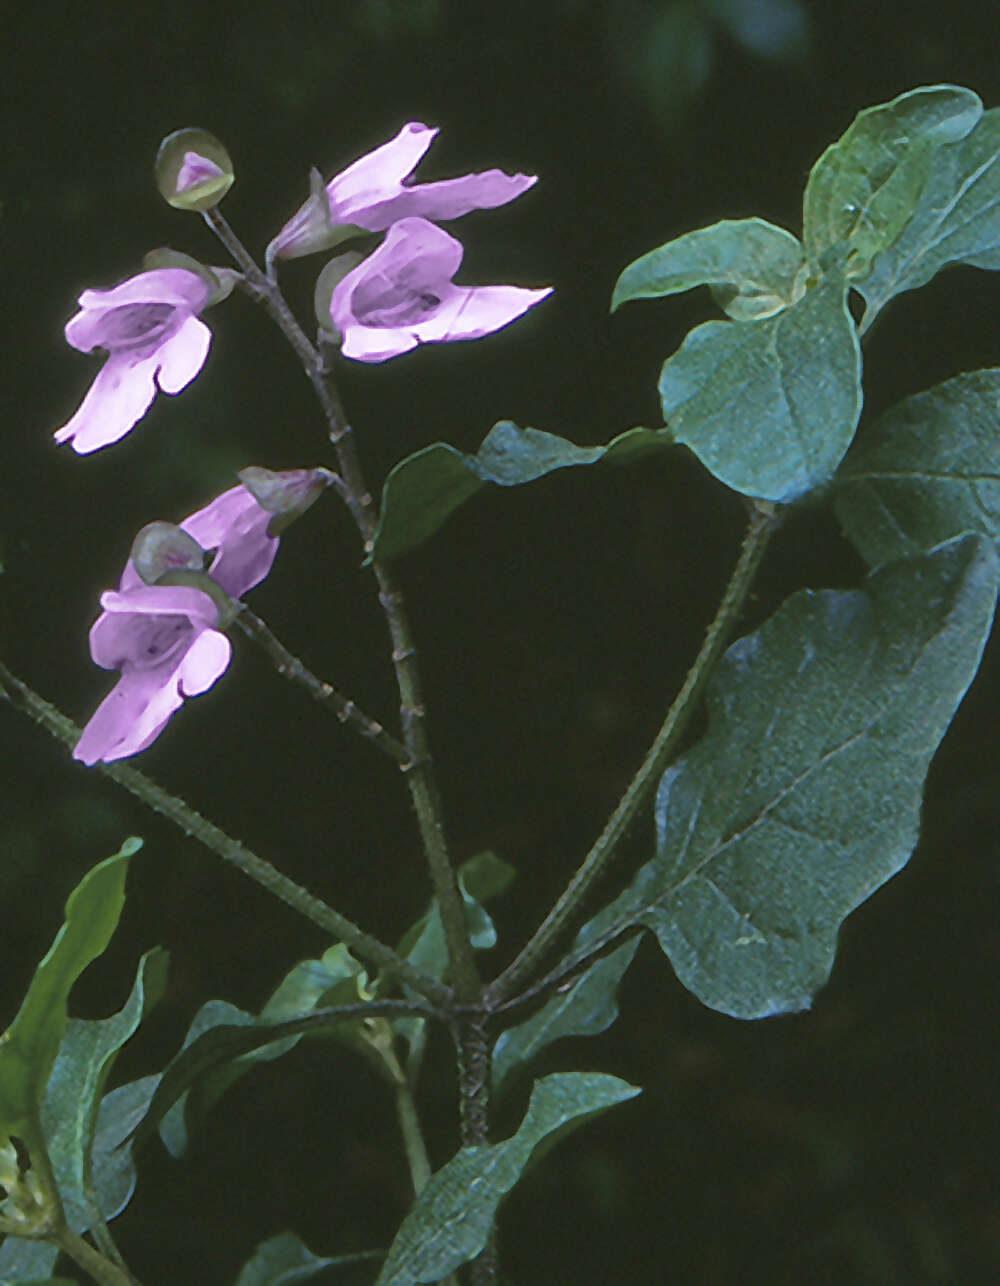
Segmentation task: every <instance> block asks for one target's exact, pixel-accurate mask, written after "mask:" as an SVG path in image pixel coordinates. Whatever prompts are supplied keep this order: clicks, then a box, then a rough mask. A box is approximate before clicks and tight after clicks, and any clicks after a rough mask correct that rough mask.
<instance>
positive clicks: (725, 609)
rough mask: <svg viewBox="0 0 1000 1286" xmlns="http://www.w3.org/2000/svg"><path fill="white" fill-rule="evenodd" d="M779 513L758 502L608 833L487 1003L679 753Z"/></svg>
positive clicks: (527, 967)
mask: <svg viewBox="0 0 1000 1286" xmlns="http://www.w3.org/2000/svg"><path fill="white" fill-rule="evenodd" d="M776 525H777V517H776V512H775V509H774V506H772V505H766V504H763V503H754V505H753V508H752V510H751V517H750V523H749V525H748V527H747V532H746V535H745V536H744V538H743V545H742V548H741V549H740V556H739V559H738V560H737V563H736V566H735V567H734V568H733V572H732V575H731V576H730V578H729V583H728V584H727V585H726V589H725V592H724V594H723V596H722V602H721V603H720V604H719V608H718V611H717V612H716V614H715V617H714V619H713V620H712V623H711V624H710V625H709V627H708V629H707V631H706V632H705V639H704V642H703V643H702V645H701V650H700V651H699V653H698V655H697V657H696V658H695V661H694V664H693V665H692V666H691V669H690V670H689V671H688V675H687V678H686V679H685V680H684V686H683V687H682V688H681V690H680V692H679V693H678V694H677V696H676V698H675V699H674V702H673V704H672V705H671V707H670V709H669V710H668V711H667V716H666V718H665V719H664V721H663V723H662V725H661V727H660V730H659V732H658V733H657V734H656V737H655V739H654V741H653V744H652V745H651V746H650V748H649V750H648V751H647V753H646V757H645V759H644V760H643V761H642V764H641V765H640V767H639V770H638V772H637V773H636V774H635V776H634V777H633V779H632V781H631V783H630V784H629V787H628V789H627V790H626V791H625V794H624V795H623V796H622V798H621V800H620V802H619V804H618V807H617V808H616V809H615V811H614V812H613V813H612V814H611V816H610V817H609V818H608V821H607V824H606V825H605V827H604V829H603V831H602V832H601V834H600V835H599V836H598V838H597V839H596V840H595V842H594V844H593V847H592V848H591V850H590V852H589V853H588V854H587V856H586V857H585V858H584V860H583V862H582V863H581V865H580V866H579V868H578V869H577V871H576V873H575V874H574V876H573V878H572V879H571V880H570V882H569V884H568V885H567V886H566V888H565V890H564V891H563V893H562V895H561V896H560V898H559V900H558V901H557V902H556V904H555V906H553V908H552V910H551V911H550V912H549V913H548V915H547V916H546V917H545V919H544V920H543V922H542V923H541V924H540V925H539V927H538V929H537V930H536V931H535V934H534V936H533V937H532V938H531V940H530V941H529V942H528V944H527V945H526V946H525V947H524V949H523V950H522V951H521V953H520V955H518V956H517V958H516V959H515V960H514V961H513V963H512V964H511V965H510V966H509V967H508V968H507V969H506V970H505V971H504V972H503V973H502V974H500V976H499V977H498V978H497V979H496V980H495V981H494V982H493V983H492V984H491V985H490V986H489V987H488V988H487V992H486V1004H487V1006H488V1007H490V1008H494V1007H495V1006H497V1005H499V1004H502V1003H503V1002H504V1001H505V1000H509V999H510V998H511V997H512V996H514V995H516V994H517V991H518V988H519V987H521V986H522V984H523V983H525V982H527V981H528V980H530V978H531V977H532V975H533V974H534V973H536V971H537V970H538V967H539V965H540V964H541V963H542V961H543V959H544V957H545V956H546V954H547V953H548V952H549V951H550V950H551V948H552V947H553V946H554V945H555V943H556V941H557V940H558V939H559V938H560V937H561V936H562V934H563V933H564V932H565V931H566V929H567V928H568V927H569V924H570V921H571V920H572V918H573V916H574V915H575V914H576V912H577V910H578V908H579V907H580V905H581V903H582V902H583V899H584V898H585V897H586V896H587V893H588V892H589V891H590V889H591V888H592V887H593V885H594V883H595V882H596V881H597V880H598V879H599V877H600V876H601V875H602V874H603V873H604V871H605V870H606V869H607V866H608V864H609V862H610V861H611V860H612V858H613V857H614V856H615V853H616V851H617V847H618V844H619V843H620V841H621V839H622V837H623V835H624V834H625V831H626V830H627V828H628V826H629V825H630V823H631V822H632V820H633V819H634V818H635V815H636V813H637V812H638V811H639V809H640V808H641V807H642V805H643V804H644V803H645V802H646V800H647V799H648V797H649V794H650V792H651V791H652V790H653V788H654V786H655V784H656V782H657V781H658V780H659V779H660V777H661V775H662V773H663V770H664V769H665V768H666V766H667V764H668V762H669V760H670V757H671V756H672V755H673V753H674V750H675V749H676V747H677V744H678V742H679V741H680V738H681V737H682V736H683V734H684V731H685V729H686V728H687V725H688V722H689V720H690V718H691V716H692V714H693V713H694V711H695V709H696V708H697V705H698V702H699V700H700V698H701V694H702V692H703V691H704V688H705V684H706V683H707V681H708V678H709V676H710V675H711V673H712V670H713V669H714V668H715V663H716V661H717V660H718V659H719V657H720V655H721V654H722V651H723V649H724V648H725V646H726V643H727V642H728V639H729V635H730V633H731V631H732V629H733V627H734V626H735V624H736V622H737V620H738V619H739V616H740V613H741V612H742V610H743V605H744V603H745V602H746V598H747V594H748V593H749V592H750V587H751V585H752V584H753V579H754V575H755V574H756V571H757V568H758V566H759V565H760V560H761V558H762V557H763V554H764V550H765V548H766V546H767V542H768V540H769V539H770V537H771V533H772V532H773V530H774V528H775V526H776Z"/></svg>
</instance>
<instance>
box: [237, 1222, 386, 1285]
mask: <svg viewBox="0 0 1000 1286" xmlns="http://www.w3.org/2000/svg"><path fill="white" fill-rule="evenodd" d="M381 1258H382V1252H381V1251H361V1252H360V1253H359V1254H356V1255H336V1256H334V1257H333V1258H332V1259H328V1258H323V1257H321V1256H319V1255H314V1254H313V1253H312V1251H311V1250H310V1249H309V1247H308V1246H306V1245H305V1244H304V1243H303V1242H302V1241H301V1240H300V1239H299V1238H298V1237H297V1236H296V1235H295V1233H293V1232H282V1233H279V1234H278V1236H277V1237H271V1238H270V1239H269V1240H268V1241H262V1242H261V1244H260V1245H259V1246H258V1247H257V1250H256V1251H255V1253H254V1257H253V1259H251V1260H250V1261H249V1263H247V1264H246V1265H245V1267H244V1268H243V1270H242V1271H241V1273H240V1275H239V1277H238V1278H237V1279H236V1286H292V1283H293V1282H304V1281H308V1280H309V1278H310V1277H315V1276H316V1274H317V1273H319V1272H322V1270H323V1269H324V1268H338V1267H346V1266H347V1265H348V1264H359V1263H363V1262H365V1261H366V1260H371V1259H381Z"/></svg>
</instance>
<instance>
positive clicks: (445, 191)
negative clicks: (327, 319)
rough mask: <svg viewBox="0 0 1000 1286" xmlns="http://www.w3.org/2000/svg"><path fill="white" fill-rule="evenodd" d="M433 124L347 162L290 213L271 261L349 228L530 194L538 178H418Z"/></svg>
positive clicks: (332, 239) (311, 249) (327, 243)
mask: <svg viewBox="0 0 1000 1286" xmlns="http://www.w3.org/2000/svg"><path fill="white" fill-rule="evenodd" d="M437 132H438V131H437V130H436V129H431V128H430V127H429V126H427V125H422V124H421V123H420V122H419V121H410V123H409V124H407V125H404V126H403V128H402V129H401V130H400V131H399V133H398V134H397V135H396V137H395V138H393V139H390V141H389V142H388V143H383V144H382V146H381V147H377V148H376V149H375V150H374V151H373V152H369V153H368V154H367V155H366V156H363V157H361V159H360V160H358V161H355V162H354V164H353V165H349V166H348V167H347V169H346V170H343V171H342V172H341V173H340V174H338V175H336V176H335V177H334V178H332V179H331V180H330V182H329V183H327V185H326V188H325V189H323V187H322V179H321V178H319V176H317V184H316V185H315V186H314V191H313V195H312V196H310V198H309V199H308V200H307V201H306V202H305V203H304V204H303V205H302V206H301V207H300V208H299V209H298V210H297V211H296V213H295V214H294V215H292V217H291V219H289V221H288V222H287V223H286V224H285V226H284V227H283V228H282V229H281V231H280V232H279V233H278V235H277V236H276V237H275V238H274V240H273V241H272V242H271V244H270V245H269V246H268V248H267V261H268V263H269V264H270V263H272V262H273V261H274V260H275V259H295V258H298V257H299V256H300V255H308V254H313V253H315V252H316V251H318V250H326V249H329V248H330V247H332V246H334V245H336V244H338V242H340V241H342V240H344V234H343V233H342V232H340V231H338V229H340V228H342V227H344V226H345V225H348V226H353V227H354V228H356V229H361V230H365V231H368V232H383V231H385V229H386V228H388V227H390V226H391V225H392V224H393V223H395V222H396V221H397V220H399V219H405V218H411V217H420V218H423V219H457V218H459V217H460V216H461V215H463V214H468V213H469V212H470V211H471V210H492V209H494V208H495V207H496V206H498V205H506V204H507V202H508V201H513V200H514V198H515V197H518V196H520V195H521V193H522V192H525V191H527V189H528V188H530V187H531V185H532V184H533V183H535V182H536V181H537V177H536V176H535V175H533V174H505V173H504V172H503V171H502V170H484V171H482V172H480V173H477V174H464V175H462V176H461V177H460V178H457V179H440V180H438V181H437V182H435V183H413V182H412V181H411V179H410V175H411V174H412V172H413V170H414V169H415V168H416V166H417V163H418V161H419V160H420V159H421V157H422V156H423V155H424V153H425V152H426V151H427V149H428V148H429V147H430V145H431V143H432V142H433V141H434V137H435V135H436V134H437Z"/></svg>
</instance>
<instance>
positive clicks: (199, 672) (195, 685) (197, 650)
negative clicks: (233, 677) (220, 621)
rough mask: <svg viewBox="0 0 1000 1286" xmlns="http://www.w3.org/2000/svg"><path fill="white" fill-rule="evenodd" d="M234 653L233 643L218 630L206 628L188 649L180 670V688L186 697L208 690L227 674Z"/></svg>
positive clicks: (195, 695)
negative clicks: (221, 676)
mask: <svg viewBox="0 0 1000 1286" xmlns="http://www.w3.org/2000/svg"><path fill="white" fill-rule="evenodd" d="M232 654H233V645H232V644H231V643H230V642H229V640H228V639H227V638H226V636H225V634H220V633H219V631H218V630H205V631H204V633H202V634H199V635H198V637H197V638H196V639H195V641H194V643H193V644H192V645H191V647H190V648H189V649H188V653H187V655H186V656H185V658H184V660H183V662H182V663H181V667H180V669H179V670H178V672H177V673H178V681H179V684H180V690H181V692H182V693H183V694H184V696H186V697H197V696H200V695H201V693H202V692H207V691H208V689H209V688H210V687H211V686H212V684H213V683H214V682H215V681H216V679H218V678H219V677H220V675H222V674H225V672H226V669H227V668H228V666H229V661H230V659H231V657H232Z"/></svg>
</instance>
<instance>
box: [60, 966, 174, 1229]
mask: <svg viewBox="0 0 1000 1286" xmlns="http://www.w3.org/2000/svg"><path fill="white" fill-rule="evenodd" d="M167 959H168V957H167V953H166V952H165V951H162V950H160V949H157V950H156V951H151V952H149V953H147V954H146V955H145V956H143V958H142V960H141V961H140V963H139V968H138V971H137V973H136V979H135V983H134V985H133V987H132V992H131V995H130V996H129V998H128V1000H127V1001H126V1002H125V1005H124V1006H123V1008H122V1009H121V1010H120V1011H119V1012H118V1013H117V1014H113V1015H112V1016H111V1017H110V1018H104V1019H100V1020H98V1021H86V1020H83V1019H79V1018H71V1019H70V1020H69V1023H68V1025H67V1027H66V1033H65V1035H64V1036H63V1040H62V1044H61V1045H60V1046H59V1053H58V1054H57V1056H56V1060H55V1062H54V1064H53V1066H52V1074H51V1075H50V1077H49V1082H48V1087H47V1089H46V1091H45V1099H44V1102H43V1103H42V1129H43V1131H44V1133H45V1138H46V1143H47V1146H48V1152H49V1159H50V1160H51V1162H52V1168H53V1171H54V1173H55V1176H56V1181H57V1183H58V1186H59V1194H60V1196H61V1197H62V1202H63V1207H64V1209H65V1212H66V1219H67V1222H68V1223H69V1225H70V1227H71V1228H72V1229H73V1230H74V1231H76V1232H83V1231H84V1230H85V1229H87V1228H89V1227H91V1226H93V1224H94V1223H95V1222H97V1221H98V1220H100V1219H104V1220H107V1219H111V1218H113V1217H114V1216H115V1215H116V1214H118V1213H119V1212H120V1211H121V1210H122V1209H123V1207H124V1205H125V1203H126V1202H127V1201H128V1198H129V1197H130V1196H131V1192H132V1187H133V1185H134V1167H133V1166H132V1163H131V1158H130V1156H129V1149H128V1148H121V1149H119V1148H118V1146H117V1145H118V1144H119V1143H120V1142H121V1139H122V1138H124V1137H125V1135H126V1134H127V1133H128V1132H129V1129H131V1125H126V1126H125V1128H123V1132H122V1133H121V1135H120V1136H119V1137H118V1138H115V1137H114V1134H115V1127H116V1125H117V1124H121V1123H122V1118H123V1115H124V1116H127V1115H128V1113H127V1112H124V1111H123V1109H124V1108H125V1097H124V1096H123V1094H122V1091H120V1090H119V1091H114V1092H113V1095H108V1096H107V1098H105V1099H104V1101H103V1102H102V1101H101V1094H102V1091H103V1088H104V1084H105V1081H106V1080H107V1077H108V1073H109V1072H110V1070H111V1067H112V1064H113V1063H114V1060H115V1057H116V1055H117V1053H118V1051H119V1050H120V1049H121V1047H122V1046H123V1045H124V1044H125V1042H126V1041H127V1040H128V1039H129V1037H131V1036H132V1035H133V1034H134V1032H135V1031H136V1029H137V1028H138V1026H139V1023H140V1022H141V1021H142V1019H143V1018H144V1017H145V1015H146V1014H147V1013H148V1012H149V1010H150V1009H151V1008H152V1007H153V1005H155V1004H156V1002H157V1000H159V998H160V996H161V995H162V994H163V989H164V986H165V984H166V971H167ZM146 1079H147V1080H148V1079H149V1078H146ZM156 1079H158V1078H153V1080H154V1081H155V1080H156ZM133 1084H136V1083H135V1082H133ZM122 1088H123V1089H124V1087H122ZM136 1092H137V1091H135V1090H132V1091H130V1093H131V1094H132V1095H133V1096H134V1095H135V1093H136ZM138 1092H139V1093H140V1094H141V1092H142V1091H138ZM149 1093H150V1094H151V1093H152V1088H149ZM128 1101H129V1103H130V1104H131V1099H129V1100H128ZM99 1122H100V1124H99ZM133 1124H134V1122H133ZM95 1131H97V1132H98V1133H99V1135H100V1139H99V1146H98V1140H97V1139H95ZM92 1147H93V1148H94V1155H93V1157H92V1153H91V1149H92ZM92 1160H93V1165H92V1164H91V1162H92Z"/></svg>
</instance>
